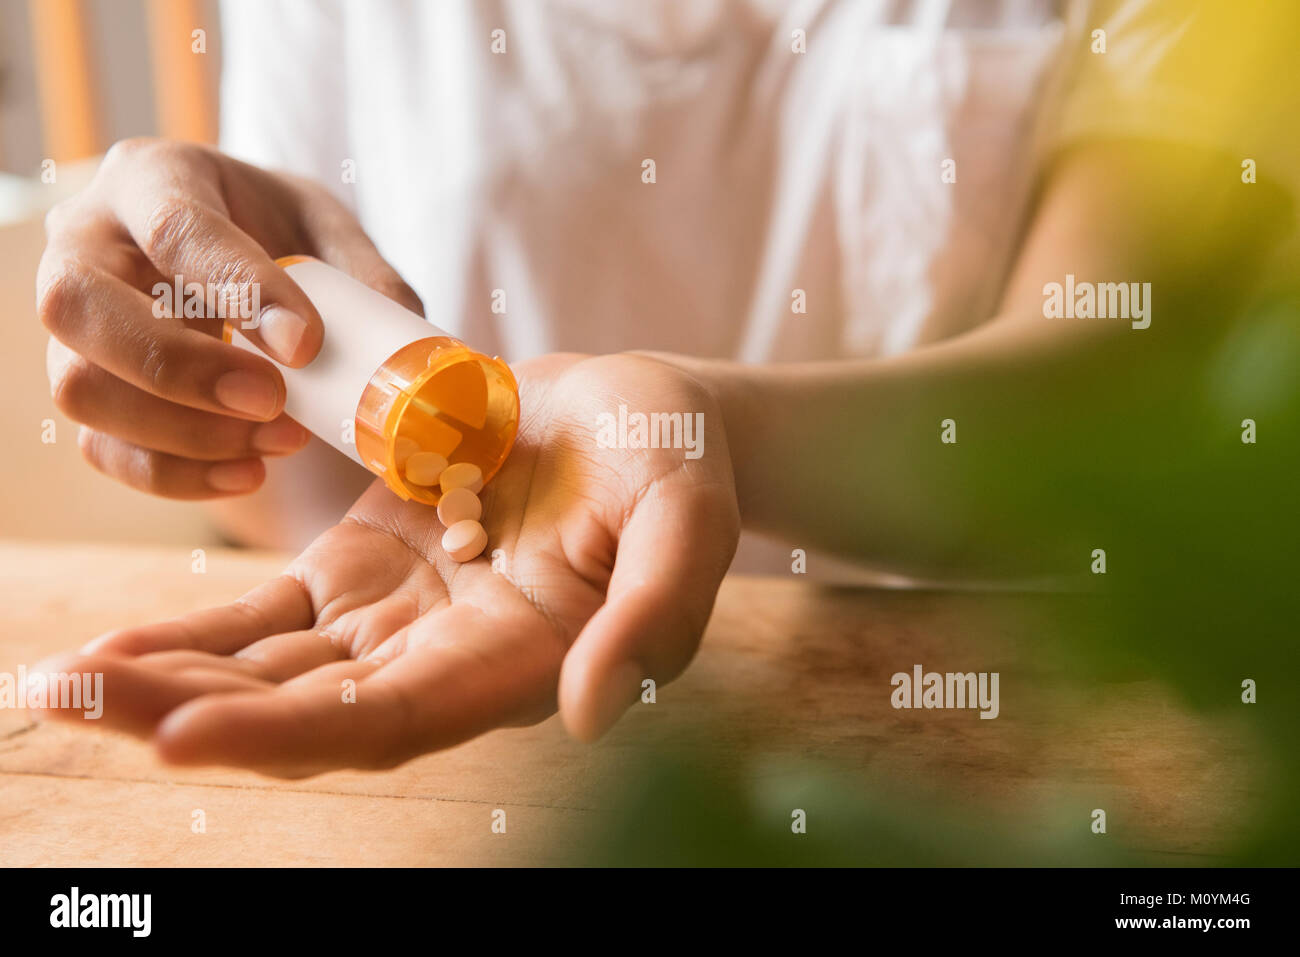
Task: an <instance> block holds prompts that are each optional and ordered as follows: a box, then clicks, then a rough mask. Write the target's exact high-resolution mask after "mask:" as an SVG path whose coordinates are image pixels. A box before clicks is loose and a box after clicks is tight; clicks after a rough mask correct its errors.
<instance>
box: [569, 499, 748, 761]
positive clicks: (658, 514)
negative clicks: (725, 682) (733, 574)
mask: <svg viewBox="0 0 1300 957" xmlns="http://www.w3.org/2000/svg"><path fill="white" fill-rule="evenodd" d="M738 528H739V518H738V516H737V515H736V506H735V500H734V498H733V497H731V496H730V495H726V494H723V493H722V492H721V491H720V490H719V491H717V492H714V491H711V490H710V488H708V487H692V485H691V484H690V480H689V479H687V478H685V477H684V476H682V477H678V478H675V479H673V480H671V481H670V482H667V483H661V484H659V485H656V486H655V487H654V488H653V489H652V491H651V492H650V493H648V494H647V495H646V496H645V497H644V498H642V500H641V501H640V503H639V504H638V505H637V507H636V509H635V511H633V513H632V516H631V518H630V519H629V520H628V523H627V525H626V527H625V528H624V529H623V532H622V534H621V535H620V537H619V544H618V555H617V557H616V559H615V562H614V573H613V575H612V577H611V578H610V584H609V590H608V592H607V596H606V600H605V604H604V605H603V606H602V607H601V608H600V610H599V611H597V612H596V614H595V615H593V616H592V617H591V619H590V621H588V622H587V624H586V625H585V626H584V627H583V629H582V631H581V632H580V633H579V635H578V638H577V640H576V641H575V642H574V643H573V646H572V647H571V648H570V649H569V652H568V654H567V656H566V657H565V659H564V668H563V671H562V672H561V675H560V691H559V699H560V713H561V715H562V716H563V718H564V725H565V727H566V728H568V729H569V732H570V733H571V734H572V735H573V736H574V737H576V738H578V739H580V740H584V741H591V740H595V739H596V738H598V737H600V736H601V735H602V734H604V733H605V732H606V731H607V730H609V728H610V727H611V726H612V725H613V724H614V722H615V721H617V720H618V718H619V716H620V715H622V713H623V712H624V711H626V710H627V708H628V707H629V706H630V705H631V704H633V703H634V702H635V701H636V700H637V698H638V697H639V696H640V695H641V693H642V682H643V681H644V680H645V679H647V678H650V679H652V680H654V681H655V682H656V683H658V684H663V683H665V682H668V681H670V680H672V679H673V678H675V677H676V676H677V675H678V674H680V673H681V671H682V670H683V669H684V668H685V667H686V665H687V664H688V663H689V662H690V660H691V658H692V657H693V656H694V654H695V650H696V648H697V647H698V646H699V642H700V638H701V637H702V636H703V634H704V626H705V625H706V624H707V623H708V620H709V615H710V614H711V613H712V610H713V600H714V598H715V597H716V595H717V592H718V586H719V585H720V584H721V583H722V576H723V575H724V574H725V573H726V571H727V567H728V566H729V565H730V564H731V559H732V556H733V554H734V552H735V548H736V539H737V535H738V531H737V530H738Z"/></svg>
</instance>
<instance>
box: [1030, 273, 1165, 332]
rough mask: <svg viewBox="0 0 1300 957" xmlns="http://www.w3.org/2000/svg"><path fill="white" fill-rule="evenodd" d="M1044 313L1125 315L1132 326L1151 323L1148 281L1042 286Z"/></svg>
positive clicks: (1068, 278) (1070, 279)
mask: <svg viewBox="0 0 1300 957" xmlns="http://www.w3.org/2000/svg"><path fill="white" fill-rule="evenodd" d="M1043 315H1044V316H1045V317H1047V318H1048V319H1128V320H1131V322H1132V325H1133V328H1134V329H1145V328H1147V327H1148V326H1150V325H1151V283H1149V282H1142V283H1138V282H1103V283H1093V282H1075V280H1074V273H1066V274H1065V282H1064V283H1063V284H1062V283H1059V282H1049V283H1047V284H1046V285H1044V286H1043Z"/></svg>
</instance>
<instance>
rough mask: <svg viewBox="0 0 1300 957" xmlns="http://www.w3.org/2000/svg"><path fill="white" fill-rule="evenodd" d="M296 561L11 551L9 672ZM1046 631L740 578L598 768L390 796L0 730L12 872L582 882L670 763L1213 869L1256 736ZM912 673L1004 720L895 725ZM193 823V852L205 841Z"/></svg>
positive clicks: (491, 775)
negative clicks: (926, 674) (997, 698)
mask: <svg viewBox="0 0 1300 957" xmlns="http://www.w3.org/2000/svg"><path fill="white" fill-rule="evenodd" d="M284 561H285V560H284V558H283V557H281V556H275V555H265V554H255V553H253V554H250V553H244V552H237V551H218V550H213V551H210V552H208V554H207V572H206V573H205V574H193V573H192V572H191V570H190V562H191V559H190V553H189V551H188V550H182V549H175V548H143V547H108V546H68V545H31V544H19V543H8V544H0V599H3V600H2V601H0V670H7V671H13V670H14V669H15V668H16V667H17V665H18V664H19V663H25V664H28V665H30V664H32V663H34V662H36V661H37V660H39V659H40V658H41V657H43V656H44V655H47V654H49V653H51V652H53V651H56V650H60V649H63V648H68V647H75V646H77V645H79V644H80V643H82V642H84V641H85V640H87V639H89V638H90V637H93V636H94V635H95V634H98V633H99V632H102V631H105V630H108V629H109V628H114V627H119V626H121V625H124V624H130V623H137V622H145V621H150V620H155V619H158V618H162V617H166V616H170V615H174V614H177V613H180V612H183V611H187V610H190V609H193V608H196V607H200V606H204V605H210V604H217V603H221V602H225V601H229V600H231V599H233V598H235V597H237V596H238V595H239V594H241V593H242V592H243V591H245V590H246V589H247V588H249V587H251V586H252V585H254V584H256V583H258V582H260V581H262V580H264V579H265V578H266V577H268V576H270V575H273V574H275V573H276V572H278V571H279V570H280V569H281V568H282V567H283V564H284ZM1048 620H1049V619H1048V618H1047V617H1046V615H1045V613H1044V599H1043V598H1042V597H1041V596H1032V595H1015V594H1001V595H994V594H986V593H961V592H951V593H940V592H904V591H882V590H870V589H831V588H819V587H817V586H814V585H811V584H807V583H805V582H803V581H801V580H799V579H798V577H797V576H791V580H775V579H755V578H742V577H733V578H729V579H728V580H727V582H726V583H725V584H724V587H723V589H722V592H721V593H720V595H719V599H718V605H717V609H716V611H715V614H714V617H713V620H712V621H711V623H710V626H709V631H708V634H707V636H706V639H705V642H704V647H703V648H702V650H701V652H700V655H699V657H698V659H697V660H696V662H695V664H694V665H693V666H692V667H691V669H690V670H689V671H688V672H687V674H686V675H685V676H684V677H683V678H681V679H680V680H679V681H677V682H675V683H674V684H672V685H669V686H667V687H664V688H661V689H659V693H658V701H657V702H656V703H655V704H653V705H638V706H636V707H635V708H634V709H633V710H632V712H631V713H629V714H628V715H627V717H626V718H625V719H624V720H623V721H622V722H621V723H620V724H619V726H618V727H617V728H616V729H615V730H614V732H613V733H611V734H610V735H609V736H608V737H607V738H606V739H604V740H603V741H601V742H600V743H599V744H597V745H594V746H586V745H580V744H578V743H576V742H573V741H571V740H569V739H568V738H567V737H566V736H565V734H564V732H563V729H562V728H561V726H560V725H559V723H558V721H557V720H556V719H554V718H552V719H551V720H548V721H546V722H544V723H542V724H540V725H537V726H535V727H531V728H523V729H507V730H501V731H497V732H494V733H492V734H488V735H485V736H483V737H482V738H479V739H477V740H475V741H472V742H469V743H467V744H465V745H462V746H460V747H458V748H454V749H452V750H450V751H447V752H443V753H440V754H433V755H428V756H425V757H424V758H421V759H419V760H416V761H412V762H410V763H408V764H406V765H404V766H403V767H401V768H398V769H397V770H394V771H391V772H385V773H360V772H338V773H332V774H327V775H321V776H319V777H316V778H312V779H309V780H305V781H295V782H287V783H286V782H279V781H273V780H270V779H267V778H263V777H260V776H257V775H254V774H251V773H247V772H242V771H233V770H227V769H189V768H185V769H180V768H171V767H167V766H164V765H162V764H160V763H159V762H157V761H156V760H155V758H154V757H153V755H152V753H151V751H150V749H149V748H148V746H147V745H145V744H142V743H140V742H137V741H134V740H131V739H127V738H124V737H119V736H114V735H110V734H106V733H101V732H95V731H83V730H81V729H80V728H71V727H68V726H64V725H59V726H52V725H45V724H41V725H34V724H33V723H32V722H31V721H30V719H29V717H28V715H27V714H26V713H25V712H23V711H0V787H2V788H3V789H4V797H5V800H4V801H3V802H0V863H5V864H51V865H53V864H62V865H70V864H83V863H84V864H148V865H165V864H213V865H235V864H248V865H277V864H299V863H301V864H321V865H362V866H367V865H398V864H430V865H440V864H454V865H480V864H554V863H562V862H565V861H569V860H580V859H582V857H583V854H584V853H585V850H586V849H585V848H584V840H587V839H590V840H591V841H596V840H597V839H598V838H597V835H598V834H599V832H600V827H601V826H602V824H603V823H604V822H605V821H607V820H608V819H610V818H611V817H617V815H618V813H619V811H620V806H619V804H618V797H617V795H618V794H620V793H621V789H624V788H626V786H627V785H628V784H629V783H635V780H636V776H637V775H638V774H640V773H642V769H644V768H645V767H646V766H647V764H648V763H652V762H653V761H654V760H655V759H656V758H659V757H668V756H672V755H674V754H680V753H682V752H690V753H696V754H704V755H707V757H708V760H709V761H710V762H711V764H712V766H714V767H716V768H718V769H719V770H720V771H723V772H733V773H737V774H742V775H747V776H749V777H750V778H751V779H757V778H762V779H763V780H765V781H767V782H768V783H771V779H772V777H773V776H775V777H777V778H780V777H782V776H785V777H787V778H789V780H787V781H785V782H784V783H786V784H789V785H797V784H798V780H797V778H798V776H799V775H800V774H803V773H806V769H808V768H809V767H816V768H822V769H833V770H834V773H835V774H837V775H840V776H841V777H842V778H843V779H844V780H847V781H851V782H852V781H861V782H863V787H864V788H865V787H866V786H867V785H868V783H869V784H870V786H871V787H874V788H880V787H885V788H888V789H890V791H891V792H892V793H895V794H898V795H900V796H902V797H903V798H904V799H907V800H911V799H916V800H927V799H939V800H943V801H946V802H948V803H957V804H960V806H962V807H963V808H965V809H967V810H968V811H970V812H971V813H976V814H980V813H987V814H989V815H992V816H995V817H996V818H997V819H998V820H1002V821H1012V822H1015V826H1017V827H1019V828H1022V829H1023V830H1024V832H1025V833H1027V834H1048V835H1050V834H1053V833H1055V832H1057V831H1059V830H1060V829H1062V828H1065V829H1077V828H1079V827H1082V828H1083V829H1084V832H1086V828H1087V815H1088V812H1089V809H1091V808H1094V807H1105V808H1106V809H1107V813H1108V815H1109V819H1110V821H1111V822H1112V826H1111V835H1110V839H1113V840H1114V841H1116V842H1117V843H1118V844H1121V845H1122V846H1124V847H1125V848H1127V849H1130V850H1133V851H1140V852H1142V853H1143V854H1145V855H1147V856H1148V857H1149V858H1150V857H1152V856H1154V857H1155V859H1157V860H1159V859H1165V858H1167V859H1168V860H1169V861H1170V862H1180V861H1190V862H1193V863H1195V862H1211V861H1214V860H1215V859H1216V855H1219V854H1221V853H1223V852H1224V849H1225V848H1226V847H1228V846H1229V845H1230V844H1231V842H1232V841H1233V840H1235V839H1236V837H1237V836H1239V834H1240V833H1241V829H1242V827H1244V823H1243V822H1246V821H1248V820H1249V819H1250V815H1251V813H1252V812H1253V810H1254V808H1255V806H1256V801H1257V800H1258V796H1257V795H1255V794H1254V793H1253V792H1252V791H1251V789H1250V785H1249V783H1248V782H1250V781H1251V780H1254V779H1255V777H1256V776H1255V775H1253V774H1251V773H1250V769H1251V768H1252V767H1256V766H1257V765H1255V763H1254V762H1256V761H1257V760H1258V759H1259V752H1258V750H1257V749H1256V748H1255V747H1254V746H1253V744H1252V743H1251V741H1250V739H1249V737H1248V736H1247V734H1246V732H1245V731H1244V730H1243V729H1242V728H1240V727H1237V726H1236V725H1234V724H1232V723H1231V722H1225V721H1224V720H1223V719H1222V718H1220V719H1217V720H1214V721H1210V720H1208V719H1207V718H1203V717H1198V716H1193V715H1190V714H1187V713H1185V712H1183V711H1182V710H1180V709H1179V707H1178V706H1177V704H1176V702H1175V701H1174V699H1173V698H1172V697H1171V695H1170V694H1169V693H1168V692H1167V691H1166V690H1164V689H1163V687H1162V686H1161V685H1160V684H1159V683H1158V682H1156V681H1154V680H1152V679H1150V678H1143V679H1141V680H1128V681H1125V682H1123V683H1113V684H1097V683H1095V682H1085V683H1080V682H1077V681H1073V680H1071V674H1070V671H1069V670H1068V668H1067V667H1066V665H1065V663H1064V662H1063V661H1061V660H1059V659H1057V658H1056V657H1054V655H1053V653H1052V652H1051V651H1050V643H1049V642H1046V641H1045V640H1044V636H1043V629H1044V627H1045V624H1044V623H1045V621H1048ZM916 663H920V664H922V665H924V666H925V668H926V669H927V670H930V669H933V670H938V671H958V670H960V671H970V670H973V671H998V672H999V673H1000V674H1001V711H1002V713H1001V715H1000V716H999V717H998V718H997V719H996V720H979V719H978V718H977V715H976V713H975V712H973V711H955V710H953V711H900V710H894V709H893V708H892V707H891V706H890V703H889V696H890V691H891V690H892V689H891V687H890V684H889V677H890V675H891V674H893V673H894V672H896V671H910V670H911V667H912V665H913V664H916ZM195 809H202V810H203V811H204V814H205V818H206V822H207V830H206V833H204V834H194V833H192V831H191V815H192V812H193V811H194V810H195ZM496 809H503V810H505V811H506V814H507V820H508V828H507V833H506V834H504V835H502V834H494V833H492V830H491V818H492V813H493V811H494V810H496ZM1062 863H1068V862H1062Z"/></svg>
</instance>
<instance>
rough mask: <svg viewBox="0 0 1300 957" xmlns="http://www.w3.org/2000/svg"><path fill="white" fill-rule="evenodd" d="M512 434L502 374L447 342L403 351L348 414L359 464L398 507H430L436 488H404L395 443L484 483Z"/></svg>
mask: <svg viewBox="0 0 1300 957" xmlns="http://www.w3.org/2000/svg"><path fill="white" fill-rule="evenodd" d="M518 428H519V388H518V385H517V383H516V382H515V377H514V374H513V373H511V371H510V367H509V366H507V365H506V364H505V363H504V362H502V361H501V360H500V359H496V358H488V357H487V356H485V355H482V354H481V353H477V352H475V351H474V350H472V349H470V348H469V347H468V346H466V345H465V344H464V343H463V342H460V341H459V340H457V339H453V338H451V337H449V336H433V337H430V338H428V339H419V340H417V341H415V342H412V343H409V344H408V345H406V346H403V347H402V348H401V349H399V350H398V351H397V352H396V353H394V354H393V356H391V357H390V358H389V359H388V360H387V361H386V362H384V364H383V365H382V366H380V367H379V369H378V370H377V371H376V372H375V374H374V375H373V376H372V377H371V379H370V382H369V384H368V385H367V386H366V390H365V392H363V393H362V395H361V401H360V402H359V403H358V405H357V414H356V436H355V438H356V448H357V455H358V457H360V459H361V461H362V462H363V463H364V464H365V465H366V467H367V468H369V469H370V470H371V471H372V472H374V473H375V474H376V475H378V476H380V477H381V478H382V479H383V480H384V482H385V483H386V484H387V485H388V487H389V488H390V489H392V490H393V492H395V493H396V494H397V495H398V496H399V497H401V498H402V499H403V500H409V499H415V500H416V501H417V502H423V503H424V504H426V505H437V504H438V500H439V499H440V498H441V497H442V493H441V490H440V489H439V488H438V486H436V485H433V486H422V485H415V484H413V483H411V482H408V481H407V480H406V478H405V476H404V475H403V474H402V468H401V463H400V462H399V461H398V458H397V455H398V448H397V446H398V440H399V439H410V440H412V441H414V442H415V443H416V445H418V446H419V447H420V449H421V450H422V451H426V452H437V453H438V454H439V455H442V456H443V457H445V458H446V459H447V462H448V464H450V465H454V464H456V463H457V462H470V463H472V464H474V465H477V466H478V467H479V469H481V470H482V472H483V481H484V482H487V481H489V480H490V479H491V478H492V476H493V475H495V474H496V473H497V471H498V470H499V469H500V468H501V465H502V464H503V463H504V462H505V460H506V456H507V455H509V454H510V449H511V448H512V447H513V446H514V443H515V434H516V432H517V431H518Z"/></svg>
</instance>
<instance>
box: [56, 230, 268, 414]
mask: <svg viewBox="0 0 1300 957" xmlns="http://www.w3.org/2000/svg"><path fill="white" fill-rule="evenodd" d="M153 310H154V300H153V299H152V298H151V297H150V296H148V295H147V294H145V293H143V292H141V291H140V290H138V289H135V288H133V287H131V286H129V285H128V284H127V283H126V282H124V281H123V280H121V279H119V278H117V277H116V276H114V275H112V274H111V273H108V272H105V271H104V270H103V269H101V268H100V266H99V265H98V264H97V263H96V262H95V259H94V252H93V250H82V251H80V252H71V251H69V250H68V249H66V248H65V246H64V245H63V244H60V243H59V242H57V241H55V242H52V243H51V245H50V246H49V247H48V248H47V249H46V251H45V254H44V255H43V256H42V257H41V262H40V266H39V269H38V272H37V312H38V314H39V316H40V319H41V322H42V323H43V324H44V325H45V327H46V329H48V330H49V331H50V334H51V335H53V336H54V338H55V339H57V340H58V341H59V342H61V343H63V344H64V345H65V346H67V347H68V348H69V349H70V350H72V351H73V352H76V353H77V354H79V355H81V356H84V357H85V359H86V360H88V361H89V362H90V363H91V364H93V365H96V366H99V367H101V368H103V369H105V370H106V371H108V372H110V373H112V374H113V375H114V376H115V377H117V378H118V379H121V380H123V381H124V382H128V383H130V384H131V385H133V386H135V387H136V388H138V389H142V390H144V391H145V392H148V393H150V394H152V395H155V396H158V397H159V398H161V399H165V400H166V401H168V402H175V403H179V404H180V405H185V406H189V407H191V408H195V409H204V410H207V411H210V412H220V413H223V414H226V415H235V416H238V417H242V418H248V419H256V420H260V421H267V420H270V419H273V418H275V417H276V416H277V415H279V414H280V412H281V410H282V409H283V408H284V391H285V390H284V378H283V376H281V375H280V371H279V370H278V369H276V368H275V366H274V365H273V364H272V363H270V362H267V361H266V360H265V359H263V358H261V357H260V356H257V355H254V354H253V353H251V352H247V351H245V350H242V349H237V348H235V347H234V346H231V345H228V344H226V343H224V342H222V341H221V340H220V339H219V338H213V336H211V335H206V334H204V333H202V332H199V331H198V330H196V329H188V328H186V327H185V326H184V324H182V323H181V322H179V321H178V320H176V319H172V318H168V317H165V316H164V317H161V318H160V317H158V316H156V315H154V311H153Z"/></svg>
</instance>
